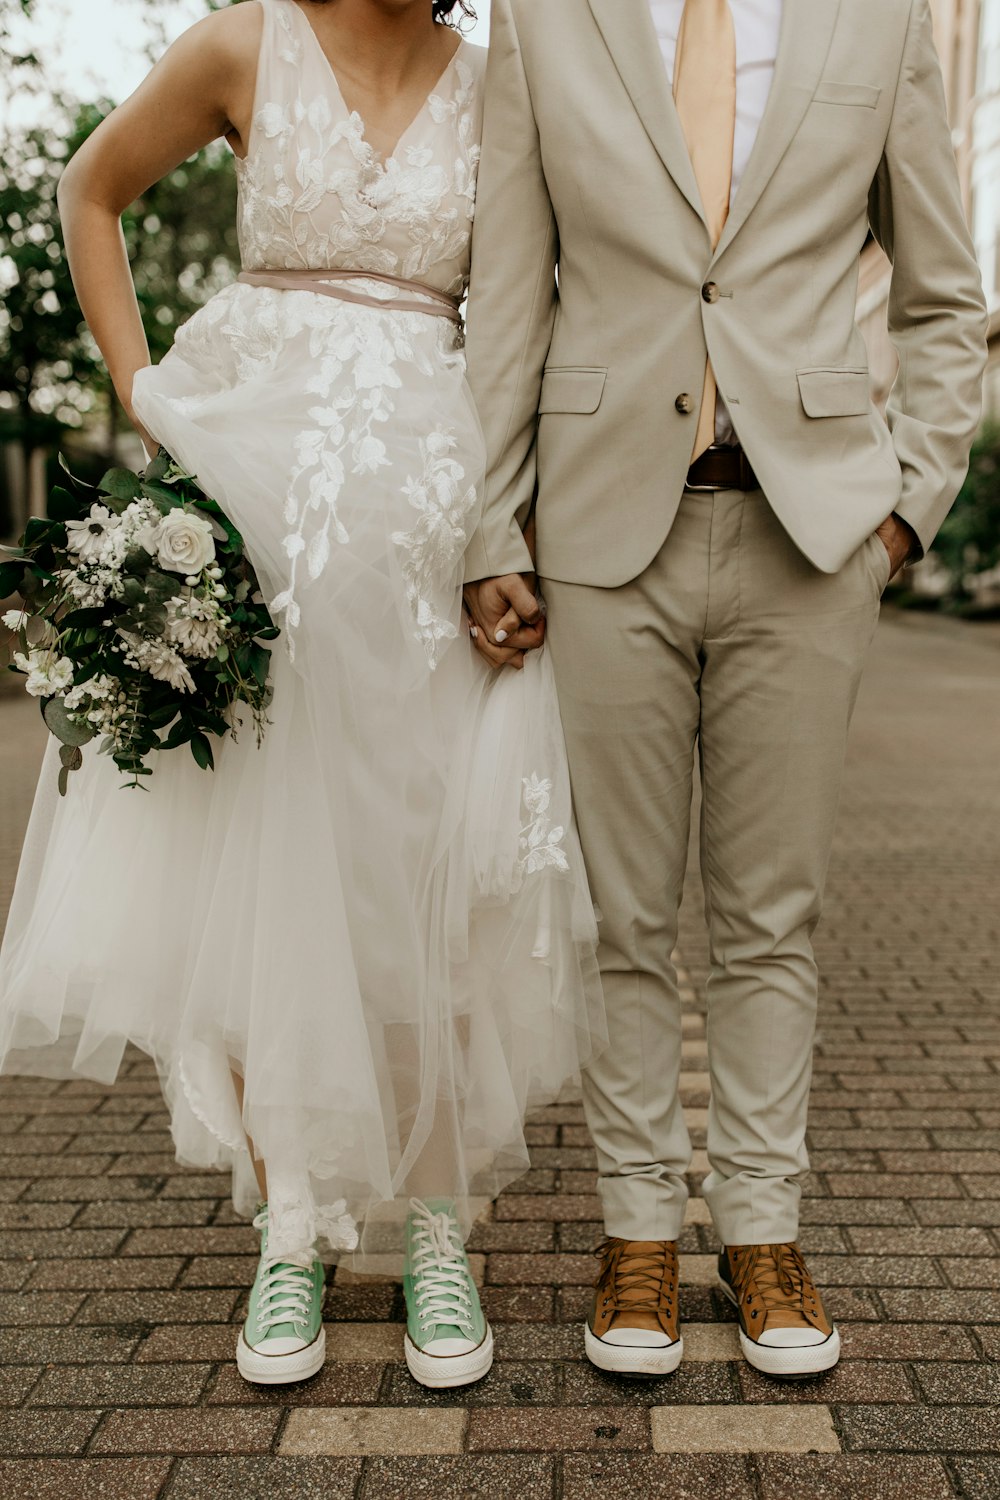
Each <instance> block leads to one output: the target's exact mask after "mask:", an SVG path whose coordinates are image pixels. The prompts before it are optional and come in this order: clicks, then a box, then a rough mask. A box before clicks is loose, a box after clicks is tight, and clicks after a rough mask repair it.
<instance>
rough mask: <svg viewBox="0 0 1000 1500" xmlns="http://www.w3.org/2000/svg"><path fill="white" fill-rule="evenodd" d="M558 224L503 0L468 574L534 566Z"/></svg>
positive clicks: (473, 325)
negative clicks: (479, 496) (527, 528)
mask: <svg viewBox="0 0 1000 1500" xmlns="http://www.w3.org/2000/svg"><path fill="white" fill-rule="evenodd" d="M556 256H557V241H556V226H555V215H554V213H553V209H552V204H551V202H550V199H549V193H548V188H547V187H546V183H545V174H544V172H543V170H542V158H541V149H540V145H539V139H538V129H537V126H536V123H535V116H534V112H533V109H532V103H531V97H530V94H529V90H528V82H527V78H526V76H525V71H524V65H523V62H522V58H521V50H520V44H519V40H518V35H517V27H516V24H515V20H514V15H513V12H512V8H511V0H493V7H492V18H491V36H490V53H489V61H488V63H487V70H486V106H485V117H484V124H483V153H482V159H481V162H480V169H479V185H478V192H477V202H476V218H475V224H474V228H473V238H472V280H471V285H470V291H469V306H468V329H467V343H466V347H467V357H468V368H469V381H470V384H471V387H472V394H473V396H474V398H475V401H476V405H477V406H478V408H479V415H480V419H481V421H482V425H483V431H484V434H485V438H486V487H485V494H484V497H483V510H482V515H481V519H480V523H479V526H478V528H477V530H476V531H475V532H474V534H473V536H472V538H471V539H470V542H469V547H468V551H467V552H466V558H465V576H466V579H467V580H474V579H477V578H487V577H496V576H499V575H501V574H504V573H519V572H528V571H530V570H531V567H532V563H531V558H530V556H529V553H528V549H527V547H526V546H525V542H524V537H523V536H522V531H521V528H522V527H523V525H524V523H525V521H526V520H527V517H528V514H529V512H530V510H531V507H532V504H533V503H534V499H535V480H536V464H535V443H536V432H537V426H538V403H539V397H540V394H541V386H542V371H543V368H544V365H545V359H546V355H547V354H548V348H549V343H550V341H551V338H552V327H553V322H554V319H555V308H556Z"/></svg>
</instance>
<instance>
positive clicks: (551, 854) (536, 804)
mask: <svg viewBox="0 0 1000 1500" xmlns="http://www.w3.org/2000/svg"><path fill="white" fill-rule="evenodd" d="M521 786H522V789H523V790H522V794H521V805H522V807H523V809H524V812H525V814H526V816H527V822H526V823H525V824H524V826H523V827H522V829H521V833H520V837H519V839H518V848H519V850H520V854H521V857H520V859H519V860H518V869H519V871H520V872H521V874H522V875H535V874H537V873H538V871H539V870H544V869H546V868H547V867H549V866H552V867H554V868H555V869H557V870H564V871H568V870H569V860H568V859H567V858H566V852H565V850H564V849H563V847H562V844H563V841H564V840H565V837H566V830H565V828H563V827H562V826H561V825H559V824H557V825H556V827H555V828H553V827H552V816H551V814H550V812H549V806H550V804H551V802H552V781H551V778H549V777H547V776H546V777H541V776H539V775H538V774H537V773H536V772H532V774H531V775H530V776H525V777H524V778H523V780H522V782H521Z"/></svg>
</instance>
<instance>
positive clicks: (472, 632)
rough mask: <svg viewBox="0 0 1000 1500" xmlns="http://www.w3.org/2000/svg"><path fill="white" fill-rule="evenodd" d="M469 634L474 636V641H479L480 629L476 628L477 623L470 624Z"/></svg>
mask: <svg viewBox="0 0 1000 1500" xmlns="http://www.w3.org/2000/svg"><path fill="white" fill-rule="evenodd" d="M469 634H470V635H471V636H472V639H473V640H474V641H478V639H479V631H478V630H477V629H476V627H475V625H470V626H469Z"/></svg>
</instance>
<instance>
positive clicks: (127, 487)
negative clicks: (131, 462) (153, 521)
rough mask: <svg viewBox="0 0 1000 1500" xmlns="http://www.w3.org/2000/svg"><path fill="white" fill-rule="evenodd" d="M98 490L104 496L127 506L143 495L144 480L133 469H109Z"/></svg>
mask: <svg viewBox="0 0 1000 1500" xmlns="http://www.w3.org/2000/svg"><path fill="white" fill-rule="evenodd" d="M98 488H99V489H100V491H101V493H102V494H104V495H110V496H112V498H113V499H115V500H124V501H125V502H126V504H127V503H128V502H129V501H132V500H135V499H137V497H138V496H139V495H141V494H142V480H141V479H140V478H139V476H138V474H134V473H133V472H132V470H131V469H109V470H108V472H107V473H106V474H105V476H104V478H103V479H102V480H101V482H100V485H99V486H98Z"/></svg>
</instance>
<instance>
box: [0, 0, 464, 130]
mask: <svg viewBox="0 0 1000 1500" xmlns="http://www.w3.org/2000/svg"><path fill="white" fill-rule="evenodd" d="M205 9H206V7H205V5H204V4H203V3H202V0H162V3H161V4H160V5H159V6H158V8H157V12H156V14H157V16H158V19H159V21H160V23H161V25H162V27H163V30H164V32H165V33H166V35H167V39H168V41H172V40H174V38H175V37H177V36H179V35H180V33H181V32H182V31H183V30H184V29H185V28H186V27H188V26H190V25H191V24H192V23H193V22H194V21H197V20H200V18H201V17H202V16H203V15H204V14H205ZM475 9H476V11H477V12H478V14H479V20H478V22H477V23H476V26H475V27H474V28H472V29H470V30H469V31H468V32H467V33H466V35H467V36H468V37H469V39H470V40H471V41H474V42H480V43H482V44H485V42H486V40H487V35H488V31H489V12H490V0H475ZM143 12H144V8H143V7H141V6H140V5H138V4H136V3H135V0H84V3H83V4H79V3H72V4H71V3H68V0H34V4H33V6H32V17H31V19H30V20H28V21H26V20H23V19H21V18H20V17H17V18H15V19H13V20H12V21H11V22H10V34H11V39H12V41H13V43H14V45H15V46H16V47H17V48H18V49H24V50H28V49H29V48H32V49H33V50H34V51H35V52H37V53H38V55H39V56H40V57H42V58H43V60H44V63H45V70H46V74H47V76H48V79H49V81H50V82H51V84H52V86H53V87H54V88H56V89H58V90H59V91H60V92H62V93H64V94H65V95H66V96H67V97H68V98H70V99H74V100H78V101H81V102H83V101H85V100H87V99H94V98H98V97H110V98H112V99H115V100H118V101H120V100H122V99H124V98H126V96H127V95H128V94H130V93H131V92H132V90H133V89H134V88H135V87H136V86H137V85H138V84H139V83H140V82H141V81H142V78H143V77H144V75H145V74H146V72H147V71H148V69H149V63H148V60H147V57H146V55H145V50H144V49H145V48H146V47H148V45H149V44H150V42H151V41H152V40H153V36H154V28H153V27H152V26H151V25H150V23H149V20H148V14H149V13H148V11H146V12H145V14H144V13H143ZM0 109H2V112H3V124H4V125H12V126H23V125H30V124H34V123H35V121H36V120H39V119H42V118H44V116H45V113H46V106H45V102H44V99H42V98H39V97H32V96H31V95H28V94H26V93H22V94H20V95H19V96H18V97H16V98H13V99H10V98H7V97H6V91H4V95H3V96H0Z"/></svg>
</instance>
